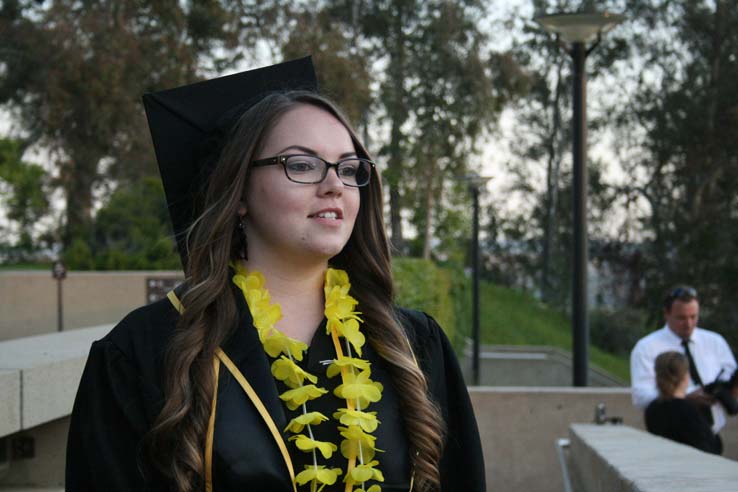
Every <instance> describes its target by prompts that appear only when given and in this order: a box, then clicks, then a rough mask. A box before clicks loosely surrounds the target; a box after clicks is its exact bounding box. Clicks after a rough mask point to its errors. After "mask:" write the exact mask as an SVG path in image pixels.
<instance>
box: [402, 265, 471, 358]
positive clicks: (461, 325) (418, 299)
mask: <svg viewBox="0 0 738 492" xmlns="http://www.w3.org/2000/svg"><path fill="white" fill-rule="evenodd" d="M392 272H393V275H394V279H395V286H396V288H397V304H398V305H400V306H403V307H406V308H411V309H417V310H419V311H425V312H426V313H428V314H429V315H431V316H433V318H435V320H436V321H438V324H439V325H441V327H442V328H443V330H444V331H445V332H446V336H448V338H449V339H450V340H451V341H452V342H453V343H454V346H455V347H456V348H457V349H458V344H459V343H460V342H461V339H462V338H463V335H464V334H465V333H466V332H467V326H466V322H467V321H466V317H467V316H466V313H468V311H469V309H468V307H467V306H464V302H465V299H466V282H465V281H464V276H463V272H462V271H461V270H460V269H454V268H441V267H438V266H436V264H435V263H433V262H432V261H429V260H421V259H419V258H394V259H393V260H392Z"/></svg>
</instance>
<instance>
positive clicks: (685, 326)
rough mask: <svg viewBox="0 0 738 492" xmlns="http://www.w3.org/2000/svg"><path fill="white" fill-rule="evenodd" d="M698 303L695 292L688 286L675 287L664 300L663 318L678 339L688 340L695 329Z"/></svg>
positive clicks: (698, 309) (698, 313) (697, 317)
mask: <svg viewBox="0 0 738 492" xmlns="http://www.w3.org/2000/svg"><path fill="white" fill-rule="evenodd" d="M699 316H700V303H699V299H698V298H697V291H696V290H695V289H694V288H692V287H688V286H680V287H676V288H674V289H673V290H671V291H670V292H669V294H668V295H667V296H666V298H665V299H664V318H665V319H666V324H667V325H668V326H669V329H670V330H671V331H672V332H674V334H676V335H677V336H678V337H680V338H683V339H685V340H686V339H688V338H689V337H691V336H692V333H693V332H694V329H695V328H696V327H697V321H698V319H699Z"/></svg>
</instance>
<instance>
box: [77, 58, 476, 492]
mask: <svg viewBox="0 0 738 492" xmlns="http://www.w3.org/2000/svg"><path fill="white" fill-rule="evenodd" d="M144 103H145V106H146V110H147V116H148V119H149V126H150V129H151V133H152V138H153V141H154V147H155V150H156V155H157V161H158V163H159V168H160V171H161V175H162V180H163V183H164V188H165V191H166V194H167V201H168V203H169V208H170V214H171V217H172V222H173V225H174V232H175V235H176V237H177V240H178V245H179V247H180V252H181V254H182V257H183V265H184V267H185V268H184V270H185V275H186V281H185V282H184V284H183V285H181V286H180V287H178V288H175V290H174V291H172V292H170V293H169V295H168V298H167V299H164V300H162V301H159V302H156V303H153V304H151V305H149V306H146V307H143V308H140V309H138V310H136V311H134V312H133V313H131V314H129V315H128V316H127V317H126V318H125V319H124V320H123V321H121V322H120V323H119V324H118V325H117V326H116V327H115V328H114V329H113V331H112V332H111V333H110V334H108V335H107V336H106V337H105V338H103V339H102V340H100V341H98V342H95V344H94V345H93V347H92V349H91V351H90V356H89V359H88V362H87V366H86V368H85V371H84V375H83V377H82V381H81V383H80V387H79V391H78V394H77V398H76V401H75V405H74V411H73V414H72V419H71V425H70V434H69V444H68V452H67V478H66V485H67V487H66V490H67V491H70V492H73V491H82V490H85V491H88V490H105V491H121V492H122V491H126V492H129V491H140V490H147V491H148V490H156V491H160V490H161V491H165V490H166V491H178V492H192V491H202V490H204V491H206V492H211V491H216V492H219V491H231V490H241V491H259V492H298V491H310V492H317V491H321V492H339V491H341V492H356V491H366V492H377V491H380V490H382V491H385V492H390V491H398V492H399V491H403V492H408V491H410V490H413V491H439V490H440V491H461V490H463V491H476V492H481V491H483V490H485V478H484V460H483V458H482V452H481V444H480V439H479V434H478V431H477V427H476V421H475V419H474V414H473V411H472V407H471V403H470V400H469V395H468V393H467V390H466V386H465V385H464V381H463V379H462V377H461V373H460V371H459V366H458V363H457V361H456V358H455V357H454V354H453V350H452V349H451V347H450V344H449V342H448V340H447V338H446V336H445V335H444V333H443V331H442V330H441V329H440V328H439V326H438V324H437V323H436V322H435V321H434V320H433V319H432V318H430V317H429V316H427V315H425V314H424V313H420V312H417V311H412V310H406V309H402V308H398V307H397V306H395V305H394V304H393V298H394V289H393V284H392V276H391V269H390V254H389V246H388V241H387V238H386V236H385V228H384V224H383V220H382V209H383V201H382V192H381V186H380V179H379V173H378V172H377V170H376V169H375V166H374V163H373V162H372V161H371V160H370V157H369V154H368V153H367V151H366V149H365V148H364V146H363V145H362V144H361V142H360V141H359V138H358V136H357V135H356V133H355V132H354V131H353V130H352V129H351V127H350V125H349V124H348V122H347V121H346V119H345V118H344V117H343V116H342V115H341V112H340V111H339V110H338V109H337V108H336V107H335V106H334V105H333V104H331V103H330V102H329V101H328V100H327V99H325V98H324V97H322V96H320V95H319V94H318V93H317V92H316V82H315V74H314V71H313V67H312V63H311V62H310V60H309V59H302V60H296V61H292V62H287V63H283V64H280V65H276V66H273V67H267V68H264V69H259V70H254V71H250V72H244V73H241V74H236V75H232V76H228V77H221V78H218V79H213V80H209V81H205V82H200V83H196V84H193V85H190V86H184V87H180V88H176V89H171V90H167V91H162V92H158V93H154V94H149V95H147V96H145V98H144Z"/></svg>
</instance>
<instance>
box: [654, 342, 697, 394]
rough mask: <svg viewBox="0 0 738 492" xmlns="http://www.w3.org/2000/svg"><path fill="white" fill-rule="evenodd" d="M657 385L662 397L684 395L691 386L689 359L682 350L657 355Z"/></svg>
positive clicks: (655, 366) (655, 365) (655, 368)
mask: <svg viewBox="0 0 738 492" xmlns="http://www.w3.org/2000/svg"><path fill="white" fill-rule="evenodd" d="M654 370H655V371H656V386H657V387H658V389H659V395H660V396H661V398H674V397H675V396H681V397H683V396H684V393H685V391H686V389H687V387H688V386H689V361H688V360H687V357H685V355H684V354H682V353H681V352H664V353H662V354H659V356H658V357H656V361H655V362H654Z"/></svg>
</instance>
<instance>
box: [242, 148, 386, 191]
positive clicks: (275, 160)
mask: <svg viewBox="0 0 738 492" xmlns="http://www.w3.org/2000/svg"><path fill="white" fill-rule="evenodd" d="M290 157H310V158H313V159H318V160H320V161H323V163H324V164H325V167H324V168H323V176H321V178H320V179H319V180H317V181H296V180H294V179H292V178H291V177H290V175H289V173H288V172H287V166H286V164H287V159H289V158H290ZM346 161H361V162H366V163H367V164H369V166H370V169H369V174H368V176H369V179H367V181H366V183H364V184H351V183H346V182H345V181H344V180H343V179H342V178H341V175H340V174H339V172H338V167H339V166H340V165H341V164H343V163H344V162H346ZM277 164H281V165H282V170H283V171H284V175H285V176H286V177H287V179H289V180H290V181H292V182H293V183H298V184H318V183H322V182H323V181H324V180H325V178H326V176H328V170H329V169H330V168H335V170H336V175H337V176H338V179H340V180H341V183H343V184H345V185H346V186H351V187H353V188H363V187H364V186H366V185H368V184H369V183H370V182H371V180H372V171H373V170H374V169H375V167H376V166H375V164H374V162H373V161H370V160H369V159H364V158H363V157H346V158H345V159H341V160H339V161H336V162H330V161H327V160H325V159H323V158H322V157H319V156H317V155H313V154H282V155H275V156H274V157H266V158H264V159H257V160H255V161H251V166H253V167H262V166H276V165H277Z"/></svg>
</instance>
